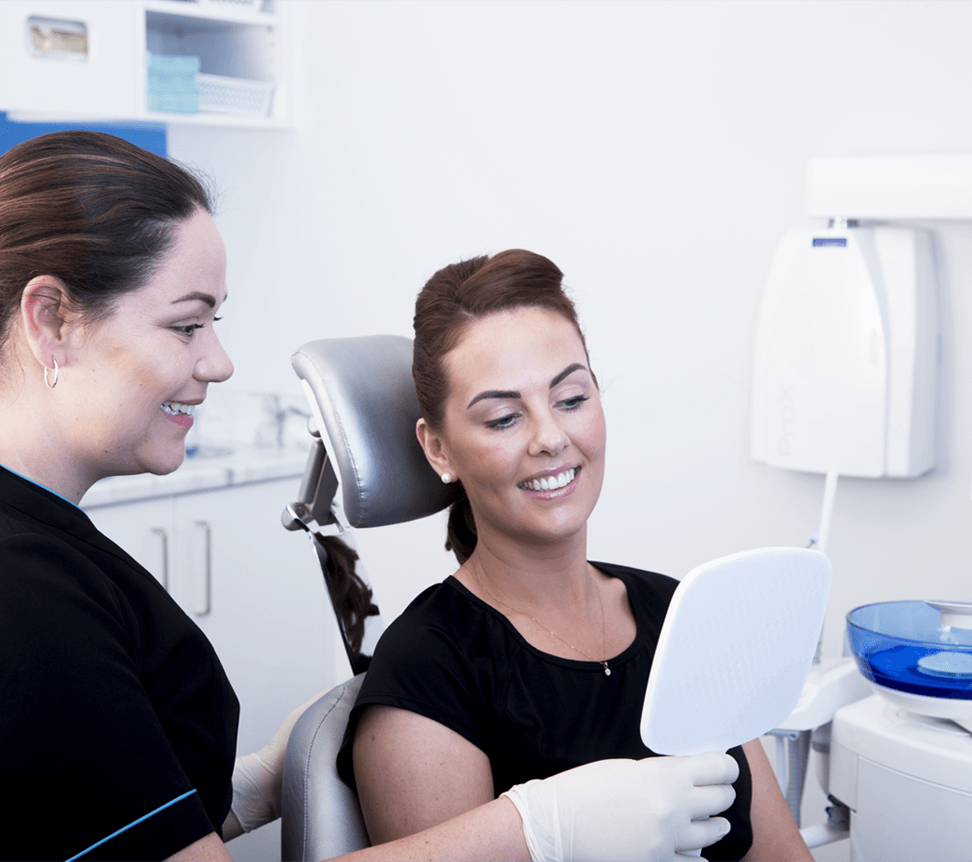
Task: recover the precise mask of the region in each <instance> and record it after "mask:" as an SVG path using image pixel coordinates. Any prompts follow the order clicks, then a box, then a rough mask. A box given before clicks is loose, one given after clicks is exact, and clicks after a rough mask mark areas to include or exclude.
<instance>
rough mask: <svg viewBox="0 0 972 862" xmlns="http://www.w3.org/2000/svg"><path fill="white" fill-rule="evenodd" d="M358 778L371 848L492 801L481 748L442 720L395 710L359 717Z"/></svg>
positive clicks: (356, 739)
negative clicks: (373, 845) (440, 721)
mask: <svg viewBox="0 0 972 862" xmlns="http://www.w3.org/2000/svg"><path fill="white" fill-rule="evenodd" d="M354 775H355V780H356V781H357V784H358V798H359V799H360V801H361V810H362V813H363V815H364V821H365V826H366V827H367V829H368V837H369V838H370V839H371V843H372V844H379V843H384V842H386V841H391V840H394V839H396V838H403V837H405V836H406V835H412V834H414V833H415V832H420V831H421V830H423V829H427V828H428V827H430V826H437V825H438V824H440V823H443V822H444V821H446V820H449V819H451V818H452V817H455V816H456V815H458V814H462V813H464V812H466V811H469V810H471V809H473V808H475V807H476V806H478V805H482V804H483V803H486V802H489V801H490V800H492V799H493V773H492V770H491V769H490V765H489V758H488V757H487V756H486V755H485V754H484V753H483V752H482V751H481V750H480V749H478V748H477V747H476V746H475V745H473V744H472V743H471V742H469V740H467V739H465V738H464V737H462V736H460V735H459V734H458V733H456V732H455V731H454V730H450V729H449V728H448V727H446V726H445V725H443V724H439V723H438V722H437V721H433V720H432V719H430V718H426V717H424V716H421V715H418V714H417V713H414V712H408V711H407V710H403V709H396V708H395V707H390V706H369V707H368V708H367V709H366V710H365V711H364V713H363V715H362V716H361V720H360V721H359V722H358V727H357V730H356V732H355V737H354Z"/></svg>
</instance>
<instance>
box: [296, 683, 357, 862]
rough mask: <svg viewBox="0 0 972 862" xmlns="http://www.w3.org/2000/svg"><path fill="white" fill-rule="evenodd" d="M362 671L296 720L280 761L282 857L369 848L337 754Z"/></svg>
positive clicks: (326, 856) (327, 854)
mask: <svg viewBox="0 0 972 862" xmlns="http://www.w3.org/2000/svg"><path fill="white" fill-rule="evenodd" d="M363 680H364V674H358V676H356V677H352V678H351V679H349V680H348V681H347V682H344V683H342V684H341V685H339V686H336V687H335V688H333V689H331V691H329V692H328V693H327V694H325V695H324V696H323V697H321V698H320V699H319V700H317V701H315V702H314V703H313V704H311V705H310V706H309V707H308V708H307V710H306V711H305V712H304V714H303V715H302V716H301V717H300V718H299V719H298V721H297V723H296V724H295V725H294V729H293V731H292V732H291V734H290V741H289V743H288V744H287V755H286V759H285V760H284V773H283V803H282V810H283V813H282V815H281V838H280V841H281V858H282V860H283V862H303V860H308V862H310V860H314V862H319V860H321V859H330V858H331V857H333V856H340V855H341V854H343V853H350V852H351V851H352V850H360V849H361V848H363V847H368V846H369V842H368V833H367V831H366V830H365V826H364V821H363V820H362V819H361V808H360V806H359V805H358V798H357V797H356V796H355V795H354V793H352V792H351V789H350V788H349V787H348V786H347V785H346V784H345V783H344V782H343V781H342V780H341V779H340V777H339V776H338V772H337V753H338V749H339V748H340V747H341V740H342V739H343V737H344V730H345V728H346V727H347V724H348V716H349V715H350V714H351V707H352V706H354V701H355V698H356V697H357V696H358V690H359V689H360V688H361V683H362V681H363Z"/></svg>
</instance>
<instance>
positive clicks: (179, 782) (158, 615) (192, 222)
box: [0, 132, 736, 860]
mask: <svg viewBox="0 0 972 862" xmlns="http://www.w3.org/2000/svg"><path fill="white" fill-rule="evenodd" d="M211 213H212V207H211V204H210V200H209V196H208V195H207V192H206V190H205V188H204V187H203V185H202V184H201V183H200V182H199V181H198V180H197V179H196V178H195V177H193V176H192V175H191V174H189V173H188V172H187V171H185V170H183V169H182V168H180V167H179V166H177V165H176V164H174V163H172V162H170V161H167V160H165V159H161V158H159V157H157V156H154V155H151V154H149V153H146V152H144V151H142V150H140V149H139V148H137V147H134V146H132V145H130V144H128V143H126V142H124V141H121V140H119V139H118V138H114V137H112V136H109V135H104V134H99V133H93V132H59V133H55V134H51V135H45V136H42V137H40V138H37V139H34V140H32V141H28V142H26V143H24V144H21V145H19V146H18V147H15V148H14V149H12V150H11V151H10V152H8V153H7V154H5V155H3V156H2V157H0V465H2V466H0V705H2V706H0V758H2V763H3V774H4V778H5V787H6V788H7V796H6V799H5V803H4V815H5V817H4V821H5V828H4V835H3V839H2V841H0V858H3V859H18V860H28V859H45V860H50V859H72V860H74V859H103V860H110V859H129V860H133V859H164V858H170V859H181V860H190V859H208V860H226V859H231V855H230V852H229V850H228V849H227V847H226V845H225V843H224V842H225V841H227V840H229V839H231V838H233V837H235V836H236V835H239V834H240V833H241V832H242V831H248V830H249V829H252V828H255V827H257V826H260V825H262V824H264V823H267V822H269V821H270V820H272V819H274V818H275V817H277V816H279V807H280V778H281V776H280V771H281V766H282V761H283V754H284V750H285V746H286V741H287V738H288V735H289V732H290V728H291V727H292V725H293V722H294V721H295V720H296V718H297V716H298V715H299V714H300V710H301V708H300V707H299V708H298V709H296V710H294V712H293V713H292V714H291V716H290V717H289V718H288V720H287V721H286V722H284V724H283V726H282V727H281V729H280V731H279V732H278V733H277V734H276V736H275V737H274V739H273V740H271V742H270V743H268V745H267V746H266V747H265V748H264V749H262V750H261V751H259V752H257V753H255V754H251V755H248V756H247V757H242V758H236V733H237V720H238V714H239V703H238V701H237V698H236V696H235V694H234V692H233V689H232V686H231V685H230V682H229V680H228V679H227V678H226V675H225V673H224V671H223V668H222V666H221V664H220V662H219V659H218V657H217V656H216V654H215V653H214V651H213V649H212V647H211V645H210V644H209V642H208V641H207V640H206V638H205V636H204V635H203V634H202V632H201V631H200V630H199V629H198V628H197V627H196V626H195V624H194V623H193V622H192V621H191V620H190V619H189V618H188V616H187V615H186V614H185V613H184V612H183V611H182V610H181V609H180V608H179V607H178V605H176V603H175V602H174V601H173V600H172V599H171V598H170V597H169V595H168V594H167V593H166V592H165V590H164V589H163V588H162V587H161V586H160V585H159V584H158V582H157V581H155V579H154V578H153V577H152V576H151V575H150V574H149V573H148V572H147V571H146V570H145V569H144V568H142V567H141V566H140V565H139V564H138V563H137V562H136V561H135V560H134V559H132V558H131V557H130V556H129V555H128V554H126V553H125V551H124V550H123V549H122V548H120V547H119V546H118V545H116V544H115V543H113V542H112V541H111V540H109V539H108V538H107V537H105V536H104V535H103V534H101V533H100V532H99V531H98V530H97V529H96V528H95V527H94V526H93V524H92V523H91V521H90V520H89V519H88V517H87V515H85V513H84V512H83V511H82V510H81V509H80V508H78V504H79V503H80V502H81V499H82V498H83V496H84V494H85V492H86V491H87V490H88V489H89V488H90V487H91V486H92V485H93V484H94V483H95V482H97V481H99V480H100V479H103V478H105V477H108V476H115V475H125V474H134V473H142V472H149V473H156V474H164V473H169V472H171V471H172V470H175V469H176V468H177V467H178V466H179V465H180V464H181V462H182V460H183V457H184V453H185V435H186V432H187V431H188V429H189V428H190V427H191V425H192V411H193V408H194V407H195V406H197V405H199V404H201V403H202V402H203V401H204V399H205V398H206V394H207V390H208V387H209V385H210V384H211V383H219V382H221V381H223V380H226V379H227V378H228V377H229V376H230V375H231V374H232V371H233V366H232V363H231V362H230V360H229V358H228V357H227V355H226V353H225V351H224V350H223V348H222V346H221V345H220V342H219V339H218V337H217V334H216V331H215V328H214V327H215V325H216V324H217V321H218V320H219V314H220V309H221V306H222V304H223V302H224V300H225V299H226V254H225V249H224V246H223V242H222V239H221V238H220V235H219V232H218V230H217V228H216V225H215V223H214V221H213V218H212V214H211ZM255 567H259V568H262V564H261V563H259V562H258V561H255ZM735 769H736V767H735V764H734V763H733V761H732V760H731V759H730V758H727V757H723V756H720V755H714V756H713V757H711V758H708V759H703V760H696V759H691V758H688V759H686V766H685V767H684V768H682V769H681V770H676V773H677V774H676V775H674V777H673V776H672V775H671V774H667V775H666V777H665V784H664V786H665V787H666V788H667V789H668V790H670V791H671V792H672V793H673V794H674V796H673V797H672V799H670V800H668V801H666V804H665V805H658V804H657V790H658V786H659V783H658V781H659V780H658V777H657V776H658V769H657V768H656V767H654V766H653V765H651V764H649V763H647V762H638V761H634V760H614V761H607V762H601V763H595V764H591V765H590V766H589V767H584V768H581V769H577V770H572V771H571V772H568V773H564V774H562V775H560V776H557V777H555V778H553V779H549V780H546V781H534V782H529V783H528V784H526V785H524V786H520V787H515V788H513V789H512V790H511V793H510V796H509V797H503V798H501V799H497V800H493V801H491V802H488V803H487V804H484V805H481V806H478V807H476V808H474V809H472V810H470V811H468V812H466V813H465V814H463V815H462V816H460V817H457V818H454V819H452V820H449V821H448V822H445V823H443V824H441V825H440V826H438V827H436V828H434V829H430V830H427V831H425V832H422V833H420V834H418V835H415V836H412V837H411V838H409V839H406V840H404V841H397V842H395V843H392V844H389V845H386V846H383V847H375V848H370V849H369V850H366V851H362V852H361V853H360V854H356V856H357V858H362V859H367V858H373V859H418V858H443V859H475V858H496V859H501V858H506V859H521V860H522V859H527V858H530V855H531V854H530V848H531V847H534V846H541V845H542V846H548V847H551V848H553V850H552V852H551V855H552V856H557V857H562V858H572V857H576V858H578V859H580V858H586V859H616V860H622V859H634V858H645V857H646V856H647V857H648V858H651V859H659V860H660V859H663V858H670V857H671V856H672V854H673V853H674V852H675V851H676V850H677V848H678V846H680V845H685V846H689V845H691V846H701V844H699V843H698V842H699V841H704V840H705V839H707V838H712V837H714V836H717V835H718V834H719V832H720V831H721V830H722V829H723V828H724V825H725V824H724V821H721V820H719V819H713V820H711V821H702V822H701V823H695V822H694V820H695V819H696V818H704V817H706V816H707V815H709V814H714V813H717V812H718V811H721V810H723V809H724V808H726V807H727V806H728V805H729V804H730V803H731V801H732V796H733V792H732V789H731V788H730V787H728V786H727V785H728V782H731V781H732V780H733V779H734V777H735ZM607 823H610V826H611V832H612V837H611V840H610V841H604V839H603V835H602V830H603V828H604V826H605V824H607ZM646 848H656V849H655V850H652V851H650V852H646ZM656 851H657V852H656ZM533 856H534V858H538V857H537V856H536V854H533Z"/></svg>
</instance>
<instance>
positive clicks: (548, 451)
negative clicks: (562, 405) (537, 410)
mask: <svg viewBox="0 0 972 862" xmlns="http://www.w3.org/2000/svg"><path fill="white" fill-rule="evenodd" d="M569 445H570V437H568V436H567V432H566V431H565V430H564V429H563V428H562V427H561V424H560V422H559V421H558V417H557V415H556V414H555V413H554V412H553V411H549V412H544V413H543V414H541V415H540V416H537V417H536V420H535V424H534V433H533V439H532V440H531V441H530V449H529V452H530V454H531V455H559V454H560V453H561V452H563V451H564V449H566V448H567V446H569Z"/></svg>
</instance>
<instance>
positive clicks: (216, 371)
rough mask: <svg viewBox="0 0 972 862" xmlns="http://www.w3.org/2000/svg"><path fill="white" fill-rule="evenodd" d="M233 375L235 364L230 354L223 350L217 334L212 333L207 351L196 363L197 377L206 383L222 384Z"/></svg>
mask: <svg viewBox="0 0 972 862" xmlns="http://www.w3.org/2000/svg"><path fill="white" fill-rule="evenodd" d="M232 375H233V362H232V361H231V360H230V358H229V354H228V353H227V352H226V351H225V350H224V349H223V345H222V344H221V343H220V340H219V338H218V337H217V335H216V333H212V340H211V341H210V342H209V343H208V344H207V345H206V350H205V351H203V354H202V355H201V356H200V357H199V361H198V362H197V363H196V373H195V377H196V379H197V380H202V381H203V382H205V383H222V382H223V381H224V380H229V378H230V377H231V376H232Z"/></svg>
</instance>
